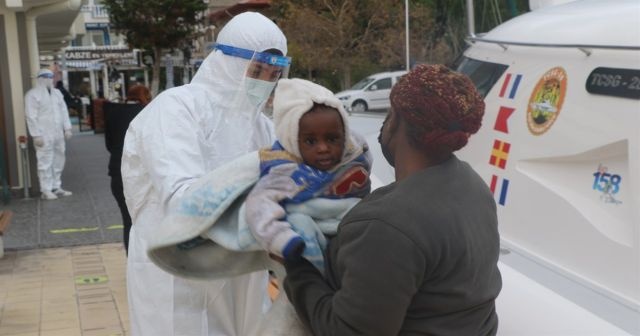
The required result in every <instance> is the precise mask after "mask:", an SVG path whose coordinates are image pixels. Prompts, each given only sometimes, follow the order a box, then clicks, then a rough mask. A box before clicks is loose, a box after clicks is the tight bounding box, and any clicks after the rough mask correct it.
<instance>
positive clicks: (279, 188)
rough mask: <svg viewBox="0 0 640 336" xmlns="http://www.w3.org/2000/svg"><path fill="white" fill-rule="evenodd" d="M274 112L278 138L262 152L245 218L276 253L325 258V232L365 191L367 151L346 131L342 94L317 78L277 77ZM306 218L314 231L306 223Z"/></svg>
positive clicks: (263, 243)
mask: <svg viewBox="0 0 640 336" xmlns="http://www.w3.org/2000/svg"><path fill="white" fill-rule="evenodd" d="M273 116H274V123H275V128H276V136H277V138H278V141H276V142H275V144H274V145H273V146H272V147H271V148H270V149H263V150H261V151H260V171H261V177H260V180H259V181H258V182H257V183H256V185H255V186H254V188H253V189H252V190H251V192H250V193H249V195H248V196H247V199H246V201H245V214H246V220H247V224H248V226H249V228H250V230H251V232H252V233H253V236H254V238H255V239H256V240H257V241H258V243H259V244H260V246H261V247H262V248H264V249H265V250H267V251H269V252H271V253H273V254H275V255H277V256H281V257H283V258H285V259H295V258H299V257H300V256H301V255H302V256H304V257H305V258H307V259H313V258H314V257H315V258H318V257H319V258H322V251H321V250H322V249H323V248H324V245H325V244H326V243H325V240H324V234H333V233H335V231H336V229H337V224H338V222H339V220H340V218H341V217H342V216H343V215H344V214H346V212H347V211H348V210H349V209H350V208H351V207H352V206H353V205H355V203H357V201H358V200H359V198H361V197H363V196H365V195H366V194H368V193H369V190H370V181H369V170H370V167H371V159H370V153H368V148H367V145H366V142H365V141H364V140H362V139H361V138H359V137H357V136H355V135H354V134H352V133H351V132H350V131H349V128H348V120H347V114H346V112H345V110H344V107H343V106H342V103H341V102H340V100H339V99H337V98H336V97H335V96H334V95H333V93H332V92H331V91H329V90H327V89H326V88H324V87H322V86H320V85H317V84H314V83H312V82H309V81H306V80H303V79H281V80H280V81H279V82H278V86H277V87H276V90H275V97H274V102H273ZM314 200H317V201H314ZM294 212H295V214H294ZM299 214H304V215H303V216H302V217H300V215H299ZM309 219H312V223H313V225H311V226H313V227H316V228H317V227H319V228H320V230H319V231H318V230H314V229H311V230H310V229H309V226H310V225H309V222H310V221H309ZM292 224H294V225H292ZM319 232H321V233H322V234H320V233H319ZM311 261H312V262H314V260H311ZM319 268H320V267H319Z"/></svg>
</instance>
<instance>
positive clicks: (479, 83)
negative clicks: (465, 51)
mask: <svg viewBox="0 0 640 336" xmlns="http://www.w3.org/2000/svg"><path fill="white" fill-rule="evenodd" d="M507 68H508V66H506V65H504V64H498V63H490V62H485V61H478V60H475V59H473V58H468V57H464V58H463V59H462V62H461V63H460V65H459V66H458V71H460V72H462V73H463V74H465V75H467V76H469V78H471V80H472V81H473V83H474V84H475V85H476V88H477V89H478V91H479V92H480V94H481V95H482V97H486V96H487V94H488V93H489V91H491V88H492V87H493V85H495V84H496V82H497V81H498V79H500V77H501V76H502V74H503V73H504V72H505V71H506V70H507Z"/></svg>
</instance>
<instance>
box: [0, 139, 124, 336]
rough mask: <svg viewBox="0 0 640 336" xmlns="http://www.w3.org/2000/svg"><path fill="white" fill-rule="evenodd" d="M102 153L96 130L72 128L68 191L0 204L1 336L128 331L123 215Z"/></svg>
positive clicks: (104, 335) (96, 335)
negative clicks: (0, 220) (1, 215)
mask: <svg viewBox="0 0 640 336" xmlns="http://www.w3.org/2000/svg"><path fill="white" fill-rule="evenodd" d="M108 157H109V155H108V152H107V151H106V149H105V147H104V136H103V135H101V134H97V135H96V134H93V132H91V133H79V132H78V130H77V128H76V130H75V131H74V137H73V138H71V139H70V140H69V141H68V142H67V150H66V158H67V161H66V165H65V169H64V172H63V176H62V184H63V188H65V189H67V190H70V191H72V192H73V195H72V196H69V197H64V198H61V199H58V200H53V201H43V200H40V199H39V194H38V195H31V197H32V198H31V199H28V200H24V199H20V198H14V199H12V200H11V202H10V203H9V204H7V205H2V206H0V210H5V209H8V210H11V211H13V213H14V215H13V219H12V220H11V223H10V225H9V227H8V230H7V232H6V234H5V235H4V236H3V237H2V238H3V241H4V245H5V255H4V257H3V258H1V259H0V336H4V335H11V336H76V335H78V336H80V335H82V336H116V335H119V336H124V335H127V334H128V333H127V330H128V328H129V318H128V306H127V294H126V281H125V273H126V271H125V269H126V257H125V252H124V247H123V246H122V243H121V242H122V219H121V216H120V211H119V209H118V206H117V204H116V202H115V199H114V198H113V196H112V195H111V190H110V179H109V176H107V163H108ZM35 164H36V163H35V162H31V165H35Z"/></svg>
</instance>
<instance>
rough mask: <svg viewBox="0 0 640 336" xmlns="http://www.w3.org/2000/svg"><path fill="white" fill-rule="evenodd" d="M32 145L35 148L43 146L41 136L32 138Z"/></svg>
mask: <svg viewBox="0 0 640 336" xmlns="http://www.w3.org/2000/svg"><path fill="white" fill-rule="evenodd" d="M33 145H34V146H36V147H42V146H44V139H43V138H42V137H41V136H37V137H33Z"/></svg>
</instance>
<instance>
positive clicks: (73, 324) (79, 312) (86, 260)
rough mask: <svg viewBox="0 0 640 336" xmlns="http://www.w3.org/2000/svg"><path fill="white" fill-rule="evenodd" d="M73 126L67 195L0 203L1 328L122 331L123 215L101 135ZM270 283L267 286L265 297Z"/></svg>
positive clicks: (38, 332)
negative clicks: (7, 219)
mask: <svg viewBox="0 0 640 336" xmlns="http://www.w3.org/2000/svg"><path fill="white" fill-rule="evenodd" d="M75 134H76V135H75V136H74V137H73V138H71V139H70V140H69V141H68V142H67V151H66V152H67V155H66V158H67V162H66V165H65V170H64V172H63V176H62V184H63V188H65V189H68V190H70V191H72V192H73V195H72V196H70V197H64V198H60V199H58V200H53V201H43V200H40V199H39V198H38V197H39V195H32V198H31V199H29V200H23V199H12V200H11V202H10V203H9V204H8V205H2V206H0V210H4V209H8V210H11V211H13V212H14V216H13V219H12V221H11V224H10V225H9V228H8V230H7V233H6V234H5V235H4V237H3V240H4V244H5V255H4V257H3V258H0V336H125V335H128V334H129V333H128V330H129V310H128V305H127V290H126V256H125V252H124V246H123V245H122V219H121V216H120V210H119V209H118V206H117V204H116V202H115V199H114V198H113V196H112V195H111V189H110V178H109V176H107V163H108V158H109V155H108V152H107V151H106V149H105V147H104V136H103V135H101V134H98V135H95V134H93V133H84V134H82V133H81V134H78V132H77V129H76V130H75ZM31 164H35V163H33V162H32V163H31ZM276 286H277V285H275V282H273V281H272V282H271V285H270V286H269V287H268V289H269V294H270V295H271V298H272V299H275V296H276V295H278V290H277V288H276Z"/></svg>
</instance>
